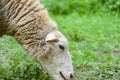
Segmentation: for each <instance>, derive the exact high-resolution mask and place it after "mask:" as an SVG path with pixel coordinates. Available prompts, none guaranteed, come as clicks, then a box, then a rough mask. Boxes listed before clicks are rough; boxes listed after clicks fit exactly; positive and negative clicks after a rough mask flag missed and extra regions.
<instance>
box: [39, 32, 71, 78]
mask: <svg viewBox="0 0 120 80" xmlns="http://www.w3.org/2000/svg"><path fill="white" fill-rule="evenodd" d="M46 42H47V44H48V46H49V47H50V51H51V52H50V53H48V54H46V55H44V56H42V57H40V63H41V65H42V67H43V68H44V69H45V70H46V71H47V72H48V73H49V74H50V75H51V76H52V77H53V78H54V79H55V80H73V66H72V60H71V56H70V52H69V49H68V43H67V39H66V38H65V37H64V36H63V35H62V34H61V33H60V32H59V31H54V32H51V33H49V34H48V35H47V37H46Z"/></svg>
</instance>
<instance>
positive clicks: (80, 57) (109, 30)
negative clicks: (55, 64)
mask: <svg viewBox="0 0 120 80" xmlns="http://www.w3.org/2000/svg"><path fill="white" fill-rule="evenodd" d="M51 17H52V18H53V19H54V20H55V21H56V22H57V23H58V27H59V30H60V31H61V32H62V33H63V34H64V35H65V36H66V37H67V38H68V40H69V48H70V52H71V55H72V60H73V65H74V70H75V80H120V16H118V15H117V14H116V15H110V14H94V15H79V14H77V13H72V14H69V15H53V14H51ZM1 79H3V80H6V79H7V80H11V79H13V80H27V79H29V80H38V79H40V80H50V77H49V75H48V74H47V73H46V72H45V71H44V70H42V68H41V67H40V66H39V64H37V63H36V62H34V61H32V60H31V59H30V58H29V57H28V56H27V54H26V52H25V51H24V50H23V49H22V48H21V46H20V45H19V44H18V43H17V42H16V41H15V40H14V39H13V38H11V37H9V36H4V37H2V38H0V80H1Z"/></svg>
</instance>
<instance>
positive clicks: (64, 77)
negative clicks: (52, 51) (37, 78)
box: [59, 71, 67, 80]
mask: <svg viewBox="0 0 120 80" xmlns="http://www.w3.org/2000/svg"><path fill="white" fill-rule="evenodd" d="M59 73H60V75H61V77H62V78H63V79H64V80H67V79H66V78H65V76H64V75H63V73H62V72H61V71H60V72H59Z"/></svg>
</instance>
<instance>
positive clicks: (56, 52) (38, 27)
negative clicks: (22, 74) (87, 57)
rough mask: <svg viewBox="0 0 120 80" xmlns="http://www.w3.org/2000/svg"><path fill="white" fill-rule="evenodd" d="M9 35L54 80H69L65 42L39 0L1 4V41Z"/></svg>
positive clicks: (4, 0)
mask: <svg viewBox="0 0 120 80" xmlns="http://www.w3.org/2000/svg"><path fill="white" fill-rule="evenodd" d="M3 35H9V36H12V37H13V38H15V39H16V41H17V42H18V43H19V44H21V46H22V47H23V49H24V50H25V51H26V52H27V53H28V55H29V56H30V57H31V58H32V59H33V60H36V61H37V62H38V63H40V64H41V65H42V67H43V69H45V70H46V71H47V72H48V73H49V74H50V76H51V77H52V78H53V79H54V80H72V79H73V74H74V70H73V65H72V60H71V56H70V53H69V49H68V41H67V39H66V38H65V37H64V35H63V34H62V33H61V32H60V31H59V30H58V29H57V24H56V23H55V22H54V21H53V20H52V19H51V18H50V17H49V15H48V12H47V10H46V9H45V8H44V7H43V5H42V4H41V3H40V2H39V1H38V0H1V1H0V37H2V36H3Z"/></svg>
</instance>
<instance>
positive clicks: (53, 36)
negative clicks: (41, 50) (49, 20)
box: [46, 33, 59, 42]
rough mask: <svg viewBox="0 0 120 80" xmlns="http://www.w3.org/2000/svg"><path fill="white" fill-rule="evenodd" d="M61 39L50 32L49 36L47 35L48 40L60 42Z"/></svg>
mask: <svg viewBox="0 0 120 80" xmlns="http://www.w3.org/2000/svg"><path fill="white" fill-rule="evenodd" d="M58 41H59V40H58V39H57V38H56V37H55V35H54V34H52V33H49V34H48V35H47V36H46V42H58Z"/></svg>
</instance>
